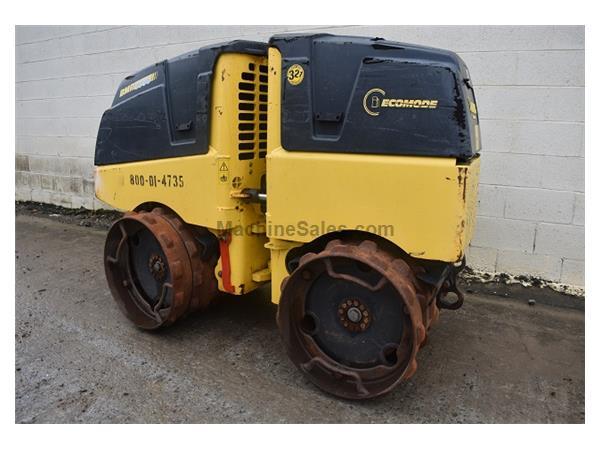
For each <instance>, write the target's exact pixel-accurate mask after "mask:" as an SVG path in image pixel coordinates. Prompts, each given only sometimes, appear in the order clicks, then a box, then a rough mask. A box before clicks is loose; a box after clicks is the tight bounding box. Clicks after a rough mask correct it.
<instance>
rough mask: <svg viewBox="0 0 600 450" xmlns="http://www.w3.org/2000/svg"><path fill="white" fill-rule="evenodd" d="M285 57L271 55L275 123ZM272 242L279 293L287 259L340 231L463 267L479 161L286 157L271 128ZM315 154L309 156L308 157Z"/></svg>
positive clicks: (276, 127)
mask: <svg viewBox="0 0 600 450" xmlns="http://www.w3.org/2000/svg"><path fill="white" fill-rule="evenodd" d="M280 72H281V54H280V52H279V51H278V50H277V49H275V48H270V49H269V99H270V100H269V117H273V118H277V117H280V116H281V104H280V99H281V83H280V82H279V80H280V78H281V77H280V76H279V74H280ZM268 129H269V134H268V154H267V189H268V191H267V198H268V210H267V234H268V236H269V238H270V244H269V246H270V248H271V254H272V262H271V269H272V277H273V292H272V300H273V301H274V302H275V303H277V302H278V298H279V286H280V284H281V282H282V281H283V278H285V277H286V276H287V275H288V273H287V270H286V268H285V256H286V254H287V252H288V251H289V250H290V249H292V248H294V247H297V246H298V245H300V244H304V243H307V242H311V241H313V240H314V239H316V238H318V237H319V236H322V235H324V234H328V233H331V232H333V231H338V230H361V231H365V232H368V233H371V234H374V235H377V236H381V237H383V238H385V239H387V240H389V241H391V242H393V243H395V244H396V245H397V246H398V247H399V248H401V249H402V250H403V251H405V252H406V253H408V254H409V255H411V256H413V257H415V258H420V259H427V260H437V261H445V262H456V261H459V260H460V259H461V258H462V257H463V255H464V251H465V248H466V247H467V246H468V244H469V242H470V240H471V236H472V233H473V228H474V225H475V212H476V206H477V186H478V182H479V165H480V164H479V157H477V158H474V159H473V160H471V161H470V162H469V163H465V164H459V163H457V160H456V159H455V158H442V157H422V156H387V155H385V156H384V155H357V154H350V153H322V152H319V153H317V152H310V151H302V152H298V151H294V152H290V151H286V150H285V149H284V148H283V147H282V146H281V126H280V122H279V121H277V120H272V121H270V122H269V128H268ZM307 150H309V149H307Z"/></svg>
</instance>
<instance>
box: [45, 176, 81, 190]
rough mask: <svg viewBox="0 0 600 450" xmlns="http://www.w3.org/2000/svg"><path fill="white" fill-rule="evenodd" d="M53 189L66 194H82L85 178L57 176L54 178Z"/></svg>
mask: <svg viewBox="0 0 600 450" xmlns="http://www.w3.org/2000/svg"><path fill="white" fill-rule="evenodd" d="M52 190H53V191H55V192H60V193H65V194H68V193H74V194H81V193H82V192H83V179H82V178H80V177H59V176H56V177H54V179H53V185H52Z"/></svg>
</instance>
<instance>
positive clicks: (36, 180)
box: [29, 173, 42, 189]
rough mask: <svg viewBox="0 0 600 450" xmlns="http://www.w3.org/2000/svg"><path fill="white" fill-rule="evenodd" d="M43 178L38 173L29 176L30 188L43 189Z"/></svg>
mask: <svg viewBox="0 0 600 450" xmlns="http://www.w3.org/2000/svg"><path fill="white" fill-rule="evenodd" d="M41 178H42V176H41V175H40V174H37V173H30V174H29V187H30V188H32V189H41V188H42V180H41Z"/></svg>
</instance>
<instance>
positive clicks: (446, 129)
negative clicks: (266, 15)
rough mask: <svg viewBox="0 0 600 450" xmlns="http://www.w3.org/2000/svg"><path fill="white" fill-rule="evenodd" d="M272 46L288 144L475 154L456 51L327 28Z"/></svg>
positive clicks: (467, 88) (471, 106)
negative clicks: (298, 72) (293, 76)
mask: <svg viewBox="0 0 600 450" xmlns="http://www.w3.org/2000/svg"><path fill="white" fill-rule="evenodd" d="M270 45H272V46H274V47H276V48H278V49H279V51H280V52H281V54H282V73H281V77H282V79H281V82H282V99H281V100H282V115H281V130H282V145H283V147H284V148H285V149H286V150H292V151H293V150H298V151H320V152H343V153H367V154H369V153H372V154H392V155H419V156H447V157H456V158H459V159H469V158H471V157H472V156H473V155H474V154H476V153H477V152H478V150H479V148H480V143H479V129H478V120H479V119H478V116H477V108H476V105H475V97H474V94H473V89H472V86H471V81H470V79H469V73H468V70H467V68H466V66H465V64H464V62H463V61H462V60H461V59H460V57H459V56H458V55H456V54H455V53H452V52H449V51H445V50H438V49H433V48H428V47H420V46H415V45H407V44H401V43H396V42H390V41H385V40H383V39H379V38H366V37H354V36H333V35H328V34H321V35H281V36H274V37H272V38H271V40H270ZM294 65H300V66H301V68H302V69H303V72H304V78H303V80H302V81H301V82H300V83H291V82H290V81H289V80H288V75H289V74H288V69H290V67H292V66H294ZM296 69H297V68H296ZM291 70H294V68H292V69H291ZM296 81H297V80H296ZM269 120H272V118H269Z"/></svg>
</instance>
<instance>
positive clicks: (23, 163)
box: [15, 153, 29, 172]
mask: <svg viewBox="0 0 600 450" xmlns="http://www.w3.org/2000/svg"><path fill="white" fill-rule="evenodd" d="M15 170H20V171H23V172H29V156H28V155H20V154H18V153H17V154H16V155H15Z"/></svg>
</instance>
